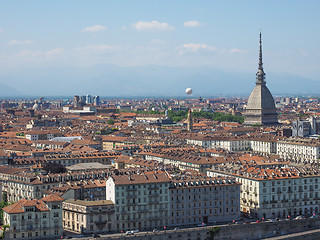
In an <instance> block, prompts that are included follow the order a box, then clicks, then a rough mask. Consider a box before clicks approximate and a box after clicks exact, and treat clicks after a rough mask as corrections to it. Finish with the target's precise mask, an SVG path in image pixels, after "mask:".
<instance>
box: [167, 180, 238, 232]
mask: <svg viewBox="0 0 320 240" xmlns="http://www.w3.org/2000/svg"><path fill="white" fill-rule="evenodd" d="M170 212H171V213H170V220H169V225H170V226H183V225H195V224H196V225H199V224H202V223H205V224H208V223H215V222H228V221H233V220H238V219H240V184H239V183H236V182H235V181H234V180H233V179H226V178H214V179H213V178H210V177H192V176H189V177H186V178H184V179H174V180H172V182H171V184H170Z"/></svg>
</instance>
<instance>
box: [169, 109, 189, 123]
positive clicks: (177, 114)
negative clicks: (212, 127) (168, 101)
mask: <svg viewBox="0 0 320 240" xmlns="http://www.w3.org/2000/svg"><path fill="white" fill-rule="evenodd" d="M168 117H169V118H171V119H172V120H173V121H174V122H180V121H181V120H182V119H184V118H187V117H188V110H179V111H168Z"/></svg>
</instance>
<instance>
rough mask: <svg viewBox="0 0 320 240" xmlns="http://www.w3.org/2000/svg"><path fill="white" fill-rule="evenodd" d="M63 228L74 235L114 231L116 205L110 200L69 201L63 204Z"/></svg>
mask: <svg viewBox="0 0 320 240" xmlns="http://www.w3.org/2000/svg"><path fill="white" fill-rule="evenodd" d="M62 208H63V228H64V229H65V230H67V231H71V232H74V233H81V234H82V233H102V232H110V231H113V229H114V226H113V225H114V203H113V202H112V201H110V200H99V201H82V200H73V199H68V200H66V201H65V202H63V204H62Z"/></svg>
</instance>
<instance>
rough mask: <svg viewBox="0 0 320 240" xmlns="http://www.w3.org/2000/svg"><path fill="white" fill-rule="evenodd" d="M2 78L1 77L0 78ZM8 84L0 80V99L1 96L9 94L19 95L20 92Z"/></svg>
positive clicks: (9, 95) (8, 95)
mask: <svg viewBox="0 0 320 240" xmlns="http://www.w3.org/2000/svg"><path fill="white" fill-rule="evenodd" d="M1 80H2V79H1ZM8 85H9V84H4V83H2V82H0V99H1V97H11V96H13V97H14V96H19V95H21V92H19V91H18V90H16V89H15V88H14V87H10V86H8Z"/></svg>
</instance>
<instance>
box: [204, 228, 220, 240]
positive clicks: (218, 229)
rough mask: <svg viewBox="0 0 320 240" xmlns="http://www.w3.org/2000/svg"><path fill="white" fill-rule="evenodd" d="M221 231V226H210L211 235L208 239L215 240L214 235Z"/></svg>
mask: <svg viewBox="0 0 320 240" xmlns="http://www.w3.org/2000/svg"><path fill="white" fill-rule="evenodd" d="M219 231H220V227H218V226H217V227H213V228H210V230H209V232H208V233H209V237H208V238H207V239H208V240H213V239H214V235H216V234H217V233H218V232H219Z"/></svg>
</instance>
